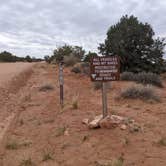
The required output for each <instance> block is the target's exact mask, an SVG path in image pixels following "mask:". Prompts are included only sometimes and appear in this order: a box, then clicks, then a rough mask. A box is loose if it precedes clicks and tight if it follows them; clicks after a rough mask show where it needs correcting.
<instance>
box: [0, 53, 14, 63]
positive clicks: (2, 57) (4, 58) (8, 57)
mask: <svg viewBox="0 0 166 166" xmlns="http://www.w3.org/2000/svg"><path fill="white" fill-rule="evenodd" d="M0 61H1V62H15V61H16V57H14V56H13V55H12V54H11V53H10V52H7V51H4V52H1V53H0Z"/></svg>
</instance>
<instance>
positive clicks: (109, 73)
mask: <svg viewBox="0 0 166 166" xmlns="http://www.w3.org/2000/svg"><path fill="white" fill-rule="evenodd" d="M90 68H91V80H92V81H102V82H106V81H116V80H119V77H120V71H119V70H120V64H119V58H118V56H113V57H94V58H92V59H91V63H90Z"/></svg>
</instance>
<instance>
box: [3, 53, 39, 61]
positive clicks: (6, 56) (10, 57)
mask: <svg viewBox="0 0 166 166" xmlns="http://www.w3.org/2000/svg"><path fill="white" fill-rule="evenodd" d="M39 61H42V59H40V58H34V57H32V58H31V57H30V56H29V55H27V56H26V57H18V56H15V55H13V54H12V53H10V52H7V51H3V52H1V53H0V62H39Z"/></svg>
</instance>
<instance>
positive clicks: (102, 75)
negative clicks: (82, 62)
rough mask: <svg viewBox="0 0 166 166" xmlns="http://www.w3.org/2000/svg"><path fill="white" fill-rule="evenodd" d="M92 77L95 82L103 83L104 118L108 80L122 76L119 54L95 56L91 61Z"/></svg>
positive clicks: (106, 113) (104, 114) (115, 79)
mask: <svg viewBox="0 0 166 166" xmlns="http://www.w3.org/2000/svg"><path fill="white" fill-rule="evenodd" d="M90 69H91V70H90V71H91V73H90V77H91V81H93V82H101V83H102V103H103V118H104V117H106V116H107V115H108V111H107V85H106V82H109V81H117V80H119V77H120V63H119V58H118V56H112V57H95V58H92V59H91V63H90Z"/></svg>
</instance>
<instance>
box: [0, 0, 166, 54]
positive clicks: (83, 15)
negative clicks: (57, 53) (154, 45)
mask: <svg viewBox="0 0 166 166" xmlns="http://www.w3.org/2000/svg"><path fill="white" fill-rule="evenodd" d="M0 2H1V6H0V51H3V50H9V51H11V52H13V53H15V54H17V55H26V54H30V55H32V56H38V57H41V56H44V55H47V54H51V53H52V50H53V49H54V48H56V47H57V46H60V45H63V44H65V43H68V44H69V43H70V44H73V45H80V46H83V47H84V48H85V49H86V50H87V51H88V50H92V51H97V46H98V44H99V43H101V42H103V40H104V38H105V34H106V31H107V29H108V28H109V26H111V25H113V24H115V23H116V22H117V21H118V20H119V19H120V17H121V16H122V15H125V14H129V15H130V14H134V15H135V16H137V17H138V18H139V19H140V20H141V21H143V22H148V23H150V24H151V25H152V27H153V28H154V31H155V32H156V36H161V37H165V36H166V32H165V29H166V17H165V15H164V14H165V10H166V1H164V0H158V1H153V0H140V1H138V0H128V1H124V0H102V1H101V0H91V1H89V0H82V1H78V0H67V1H66V0H43V1H41V0H29V1H26V0H8V1H4V0H0Z"/></svg>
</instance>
